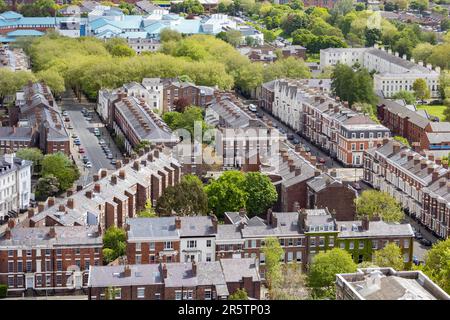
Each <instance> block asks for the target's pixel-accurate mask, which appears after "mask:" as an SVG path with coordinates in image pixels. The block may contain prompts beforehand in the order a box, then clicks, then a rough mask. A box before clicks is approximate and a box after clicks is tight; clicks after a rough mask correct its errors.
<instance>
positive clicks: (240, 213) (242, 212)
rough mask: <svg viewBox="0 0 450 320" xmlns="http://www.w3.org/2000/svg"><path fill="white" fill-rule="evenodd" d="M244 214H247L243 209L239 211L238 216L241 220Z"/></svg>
mask: <svg viewBox="0 0 450 320" xmlns="http://www.w3.org/2000/svg"><path fill="white" fill-rule="evenodd" d="M246 213H247V212H246V211H245V209H244V208H241V209H239V216H240V217H241V218H244V217H245V214H246Z"/></svg>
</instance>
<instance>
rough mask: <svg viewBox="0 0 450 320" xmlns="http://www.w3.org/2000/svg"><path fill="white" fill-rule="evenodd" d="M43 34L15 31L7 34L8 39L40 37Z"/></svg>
mask: <svg viewBox="0 0 450 320" xmlns="http://www.w3.org/2000/svg"><path fill="white" fill-rule="evenodd" d="M44 34H45V33H44V32H41V31H37V30H16V31H11V32H8V33H7V36H8V37H40V36H43V35H44Z"/></svg>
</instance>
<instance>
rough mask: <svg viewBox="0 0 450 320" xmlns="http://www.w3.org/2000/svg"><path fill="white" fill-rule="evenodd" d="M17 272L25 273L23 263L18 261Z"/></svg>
mask: <svg viewBox="0 0 450 320" xmlns="http://www.w3.org/2000/svg"><path fill="white" fill-rule="evenodd" d="M17 272H23V262H22V261H17Z"/></svg>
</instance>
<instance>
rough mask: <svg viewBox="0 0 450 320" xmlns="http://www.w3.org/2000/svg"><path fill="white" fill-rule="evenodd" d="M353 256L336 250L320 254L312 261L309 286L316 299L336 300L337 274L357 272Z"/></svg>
mask: <svg viewBox="0 0 450 320" xmlns="http://www.w3.org/2000/svg"><path fill="white" fill-rule="evenodd" d="M356 268H357V265H356V263H355V262H354V261H353V259H352V256H351V255H350V253H348V252H347V251H345V250H342V249H339V248H334V249H332V250H329V251H326V252H320V253H318V254H317V255H316V256H315V257H314V258H313V260H312V263H311V265H310V268H309V273H308V279H307V281H308V286H309V287H311V289H312V290H313V291H312V293H313V295H314V296H315V297H316V298H321V297H327V298H331V299H334V296H335V295H334V291H335V281H336V274H339V273H351V272H355V271H356Z"/></svg>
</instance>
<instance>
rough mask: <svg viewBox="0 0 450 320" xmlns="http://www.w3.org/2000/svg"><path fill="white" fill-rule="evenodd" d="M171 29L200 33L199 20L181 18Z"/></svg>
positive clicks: (186, 32)
mask: <svg viewBox="0 0 450 320" xmlns="http://www.w3.org/2000/svg"><path fill="white" fill-rule="evenodd" d="M172 29H173V30H176V31H178V32H180V33H184V34H196V33H200V31H201V30H200V20H186V19H183V20H182V21H181V22H180V24H177V25H175V26H173V27H172Z"/></svg>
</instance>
